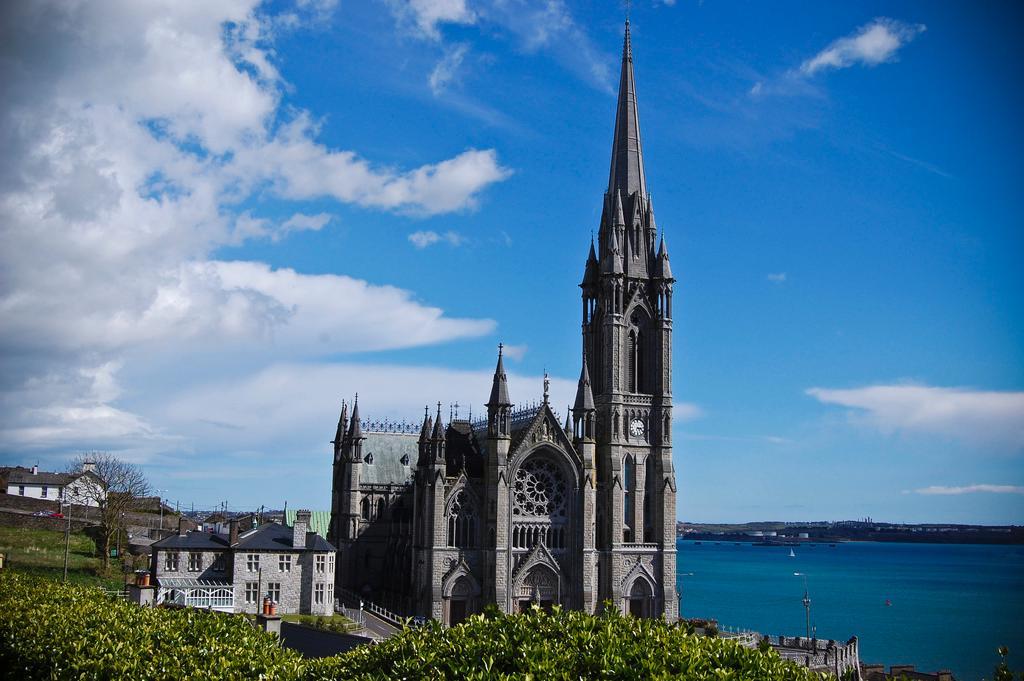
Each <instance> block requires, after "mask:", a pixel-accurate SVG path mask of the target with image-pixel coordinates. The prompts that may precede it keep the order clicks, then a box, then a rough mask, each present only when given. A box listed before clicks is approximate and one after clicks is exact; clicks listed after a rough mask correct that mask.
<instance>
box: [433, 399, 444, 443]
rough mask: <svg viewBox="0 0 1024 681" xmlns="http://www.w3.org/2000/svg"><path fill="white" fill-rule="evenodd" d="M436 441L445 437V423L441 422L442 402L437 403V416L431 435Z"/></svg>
mask: <svg viewBox="0 0 1024 681" xmlns="http://www.w3.org/2000/svg"><path fill="white" fill-rule="evenodd" d="M431 437H432V439H433V440H434V441H435V442H440V441H441V440H443V439H444V424H443V423H442V422H441V403H440V402H438V403H437V417H436V418H435V419H434V433H433V435H432V436H431Z"/></svg>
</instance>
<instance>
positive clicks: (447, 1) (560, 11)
mask: <svg viewBox="0 0 1024 681" xmlns="http://www.w3.org/2000/svg"><path fill="white" fill-rule="evenodd" d="M388 5H389V6H390V8H391V13H392V15H393V16H394V17H395V19H396V22H397V23H398V25H399V27H400V28H403V29H406V30H411V32H412V33H413V34H414V35H416V36H419V37H421V38H424V39H426V40H431V41H441V40H442V35H441V30H440V27H441V26H442V25H444V24H456V25H463V26H465V25H479V26H481V27H482V29H481V30H483V29H484V28H486V29H488V30H493V29H497V31H498V32H501V33H504V34H506V35H509V36H511V37H512V38H514V39H515V40H516V41H517V42H518V45H519V48H520V49H521V50H523V51H524V52H527V53H535V52H539V51H541V50H543V51H545V52H547V53H549V54H551V55H552V56H553V57H554V58H555V59H556V60H557V61H558V62H559V63H560V64H561V65H562V66H563V67H565V68H567V69H568V70H569V71H571V72H573V73H575V74H576V75H577V76H579V77H580V78H582V79H583V80H585V81H587V82H588V83H590V84H591V85H593V86H594V87H596V88H598V89H601V90H604V91H606V92H609V93H612V92H613V87H612V86H613V83H612V75H613V74H612V70H611V69H610V68H609V66H610V65H611V64H612V63H613V62H612V61H611V58H610V57H609V56H608V55H605V54H603V53H602V52H601V51H600V50H598V49H597V48H595V47H594V44H593V41H591V39H590V37H589V35H588V34H587V32H586V30H585V29H584V27H582V26H581V25H580V24H579V23H578V22H577V21H576V20H575V18H574V17H573V15H572V12H571V11H570V9H569V5H568V4H567V3H566V2H565V1H564V0H514V1H511V2H510V1H509V0H476V1H475V2H474V3H472V7H471V6H470V4H469V3H468V2H467V1H466V0H408V1H403V0H388ZM453 56H454V55H453V53H452V51H451V50H449V51H448V52H447V54H446V56H445V57H444V58H443V59H442V60H441V62H440V63H439V64H437V66H436V67H435V68H434V71H433V72H432V74H431V77H430V78H429V80H428V82H429V83H430V85H431V89H432V90H433V91H434V92H435V94H437V93H438V92H439V91H442V90H443V89H444V88H443V85H444V84H445V82H447V81H446V76H447V77H448V80H450V79H451V75H450V74H453V73H454V72H455V70H456V69H457V67H458V64H457V63H448V64H446V63H445V62H446V60H448V59H449V58H450V57H453ZM464 56H465V55H464V54H460V55H458V60H461V58H462V57H464ZM435 75H436V78H435ZM435 82H436V83H437V84H438V85H439V86H441V87H435ZM466 108H467V107H465V106H464V107H463V109H466ZM488 117H490V118H493V117H494V116H493V115H489V116H488Z"/></svg>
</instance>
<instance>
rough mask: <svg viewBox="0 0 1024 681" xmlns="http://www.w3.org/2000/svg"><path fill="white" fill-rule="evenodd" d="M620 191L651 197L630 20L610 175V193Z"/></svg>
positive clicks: (624, 42)
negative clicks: (645, 170)
mask: <svg viewBox="0 0 1024 681" xmlns="http://www.w3.org/2000/svg"><path fill="white" fill-rule="evenodd" d="M616 189H618V190H620V191H621V192H622V194H623V197H626V198H628V197H629V196H630V195H631V194H633V193H634V192H639V193H640V196H647V181H646V179H645V178H644V156H643V150H642V148H641V146H640V116H639V114H638V113H637V104H636V83H635V82H634V80H633V46H632V44H631V42H630V39H629V20H628V19H627V20H626V35H625V38H624V39H623V42H622V73H621V75H620V76H619V102H618V106H617V107H616V112H615V136H614V138H613V141H612V165H611V170H610V172H609V174H608V193H609V194H610V193H612V192H614V191H615V190H616Z"/></svg>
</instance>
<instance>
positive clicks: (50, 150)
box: [0, 0, 1024, 523]
mask: <svg viewBox="0 0 1024 681" xmlns="http://www.w3.org/2000/svg"><path fill="white" fill-rule="evenodd" d="M0 12H2V13H3V16H2V18H3V21H2V22H0V26H2V27H0V45H2V46H3V47H0V69H2V71H3V74H4V78H3V80H4V82H5V91H6V94H5V97H4V101H5V104H4V105H3V106H2V108H0V146H2V148H4V150H5V152H4V156H5V158H7V159H8V162H7V163H6V164H5V166H6V167H5V168H4V169H2V170H0V239H2V241H0V259H2V262H3V268H2V272H3V274H2V275H0V343H2V347H3V354H2V358H0V366H2V368H3V371H2V376H0V391H2V392H0V400H2V403H3V410H2V414H0V463H2V464H6V465H13V464H22V465H30V464H32V463H35V462H37V461H38V462H39V463H40V465H41V466H42V467H43V468H56V469H59V468H62V467H63V466H64V465H65V462H66V461H67V460H68V459H70V458H71V457H73V456H74V455H76V454H78V453H79V452H81V451H85V450H106V451H111V452H113V453H116V454H118V455H119V456H122V457H124V458H126V459H129V460H132V461H136V462H138V463H140V464H141V465H143V466H144V468H145V471H146V472H147V474H148V475H149V477H150V479H151V480H152V482H153V483H154V486H155V487H156V488H158V489H162V490H167V491H166V492H164V494H165V496H168V497H169V498H171V499H172V500H181V501H182V502H183V503H185V504H186V505H187V504H192V503H194V504H195V505H196V506H197V507H212V506H214V505H215V504H217V503H219V502H221V501H225V500H226V501H227V502H228V504H229V506H231V507H232V508H239V509H241V508H247V507H251V506H253V505H260V504H266V505H267V506H280V505H282V504H283V503H284V502H285V500H287V501H288V503H289V504H290V505H293V506H298V505H303V506H309V507H313V508H322V509H326V508H327V507H328V504H329V495H330V482H329V471H330V457H331V451H330V446H329V445H328V441H329V440H330V439H331V436H333V432H334V424H335V423H336V420H337V413H338V410H339V408H340V403H341V400H342V399H343V398H351V396H352V395H353V394H354V393H355V392H357V391H358V392H359V393H360V395H361V398H360V407H361V409H362V410H363V413H364V414H366V415H368V416H371V417H374V416H375V417H389V418H396V417H397V418H401V417H407V418H410V419H415V418H419V417H420V415H421V414H422V411H421V410H422V405H423V404H426V403H434V402H436V401H437V400H441V401H443V402H444V403H445V404H450V403H454V402H456V401H457V402H458V403H459V404H460V410H461V411H462V412H463V413H465V412H466V411H467V410H468V409H469V407H470V405H472V406H473V409H474V410H476V411H477V412H478V411H479V409H480V405H481V404H482V403H483V402H484V401H485V400H486V397H487V392H488V389H489V377H490V373H491V371H492V368H493V363H494V357H495V349H496V345H497V343H498V342H499V341H503V342H504V343H506V344H507V345H509V346H511V348H510V352H509V357H510V362H509V364H508V368H509V370H510V372H511V373H512V377H511V380H512V384H511V391H512V398H513V400H515V401H522V402H526V401H529V400H534V399H538V398H539V397H540V393H541V375H542V373H543V371H544V369H545V368H546V369H547V370H548V371H549V372H550V373H551V375H552V377H553V395H554V398H555V402H556V406H558V407H559V408H563V407H561V405H562V404H564V403H565V402H567V401H568V400H569V399H570V397H571V395H572V393H573V390H574V385H575V377H576V376H577V375H578V372H579V361H580V360H579V335H578V334H579V323H580V319H579V314H580V310H579V307H580V303H579V292H578V288H577V284H578V282H579V280H580V278H581V276H582V270H583V263H584V260H585V257H586V253H587V248H588V245H589V238H590V234H591V232H592V231H594V230H596V228H597V226H598V219H599V217H600V206H601V195H602V192H603V188H604V186H605V185H606V182H607V179H606V178H607V172H608V161H609V153H610V147H611V132H612V123H613V120H614V105H615V100H614V91H615V89H616V87H617V78H618V61H619V55H620V50H621V40H622V19H623V8H622V6H621V4H620V3H616V2H614V1H609V2H578V3H568V2H562V1H560V0H545V1H543V2H541V1H533V0H415V1H412V2H399V1H398V0H388V1H383V0H382V1H374V2H359V3H356V2H340V3H338V2H332V1H331V0H319V1H316V0H303V1H300V2H297V3H291V2H274V3H260V2H257V1H256V0H234V1H233V2H224V3H208V4H204V5H203V7H202V8H192V7H187V6H184V7H183V6H181V4H180V3H164V4H158V3H154V4H152V5H140V4H139V3H135V2H124V3H118V2H114V1H113V0H112V1H110V2H100V3H89V4H88V5H83V6H74V5H69V4H66V3H61V2H39V3H32V4H31V6H26V7H4V8H3V9H2V10H0ZM1020 14H1021V11H1020V8H1019V7H1018V6H1017V5H1015V4H1013V3H1005V4H986V5H983V6H979V5H977V3H953V2H950V3H925V2H897V3H891V2H890V3H841V4H837V3H783V4H768V3H725V2H702V3H698V2H684V1H683V0H678V1H677V2H642V1H641V2H636V3H633V8H632V10H631V16H632V34H633V45H634V57H635V66H636V78H637V91H638V99H639V105H640V119H641V129H642V133H643V143H644V152H645V158H646V164H647V166H646V169H647V179H648V185H649V189H650V191H651V193H652V195H653V198H654V207H655V211H656V215H657V221H658V224H659V226H660V227H661V228H663V229H664V231H665V234H666V237H667V240H668V243H669V251H670V254H671V257H672V268H673V273H674V274H675V276H676V277H677V278H678V280H679V281H678V283H677V287H676V298H675V306H674V311H675V376H674V396H675V400H676V402H677V405H678V406H677V409H676V415H677V417H680V416H682V418H679V419H678V420H677V423H676V426H675V427H676V433H675V444H676V450H675V458H676V475H677V478H678V489H679V495H678V499H679V508H678V513H679V517H680V519H686V520H693V521H745V520H757V519H783V520H799V519H841V518H856V517H864V516H872V517H874V518H876V519H885V520H894V521H943V522H950V521H960V522H992V523H1007V522H1014V523H1022V522H1024V468H1022V458H1024V353H1022V350H1021V349H1022V348H1024V314H1022V311H1024V304H1022V302H1024V301H1022V298H1024V274H1022V270H1021V267H1020V261H1021V254H1022V253H1024V224H1022V223H1024V220H1022V217H1021V211H1020V208H1019V205H1018V199H1019V195H1020V187H1021V186H1022V173H1021V162H1020V158H1021V157H1022V152H1024V140H1022V135H1021V132H1020V126H1019V124H1016V123H1017V119H1018V118H1019V116H1020V114H1019V111H1020V110H1021V108H1022V107H1021V104H1022V102H1021V98H1022V95H1021V93H1020V90H1019V87H1018V85H1019V83H1020V82H1021V81H1022V73H1021V70H1022V69H1021V64H1024V55H1022V54H1021V52H1022V50H1024V48H1022V47H1021V45H1020V42H1019V40H1018V39H1017V35H1016V34H1015V27H1016V26H1019V25H1020V20H1021V16H1020ZM1015 111H1016V112H1018V113H1017V114H1014V112H1015Z"/></svg>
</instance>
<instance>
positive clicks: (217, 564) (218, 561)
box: [213, 553, 227, 572]
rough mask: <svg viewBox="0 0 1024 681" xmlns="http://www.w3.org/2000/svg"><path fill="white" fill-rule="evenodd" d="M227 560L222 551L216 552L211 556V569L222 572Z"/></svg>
mask: <svg viewBox="0 0 1024 681" xmlns="http://www.w3.org/2000/svg"><path fill="white" fill-rule="evenodd" d="M226 563H227V561H226V560H225V559H224V554H223V553H218V554H216V555H215V556H214V557H213V569H214V570H215V571H216V572H224V567H225V565H226Z"/></svg>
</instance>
